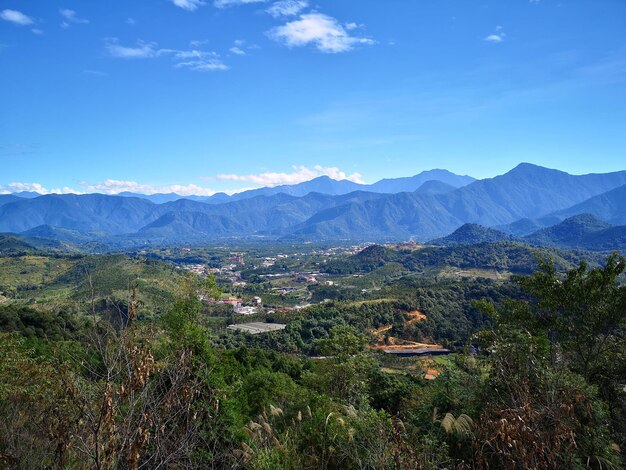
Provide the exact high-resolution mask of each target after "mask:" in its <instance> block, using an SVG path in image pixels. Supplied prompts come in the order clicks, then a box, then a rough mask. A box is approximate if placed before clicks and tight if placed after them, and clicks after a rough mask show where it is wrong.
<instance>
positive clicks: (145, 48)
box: [105, 39, 159, 59]
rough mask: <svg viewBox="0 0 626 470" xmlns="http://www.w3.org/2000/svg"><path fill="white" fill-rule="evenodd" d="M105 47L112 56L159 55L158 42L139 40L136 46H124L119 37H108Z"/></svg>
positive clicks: (148, 56) (140, 57)
mask: <svg viewBox="0 0 626 470" xmlns="http://www.w3.org/2000/svg"><path fill="white" fill-rule="evenodd" d="M105 48H106V50H107V52H108V53H109V55H110V56H111V57H116V58H118V59H147V58H151V57H157V56H158V55H159V52H158V50H157V49H156V43H153V42H144V41H137V45H136V46H134V47H133V46H130V47H129V46H122V45H120V44H119V43H118V42H117V39H108V40H107V41H106V45H105Z"/></svg>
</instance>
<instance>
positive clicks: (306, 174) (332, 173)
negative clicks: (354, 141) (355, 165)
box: [204, 165, 363, 187]
mask: <svg viewBox="0 0 626 470" xmlns="http://www.w3.org/2000/svg"><path fill="white" fill-rule="evenodd" d="M292 168H293V171H292V172H291V173H275V172H266V173H260V174H256V175H254V174H253V175H237V174H221V175H217V176H215V177H205V178H204V179H205V180H208V181H211V180H214V179H217V180H220V181H236V182H246V183H252V184H255V185H257V186H270V187H272V186H279V185H283V184H298V183H303V182H305V181H310V180H312V179H314V178H317V177H320V176H328V177H330V178H332V179H335V180H349V181H353V182H355V183H361V184H362V183H363V180H362V175H361V174H359V173H352V174H350V175H349V174H347V173H345V172H343V171H341V170H340V169H339V168H337V167H324V166H321V165H315V166H314V167H313V168H309V167H306V166H303V165H300V166H293V167H292Z"/></svg>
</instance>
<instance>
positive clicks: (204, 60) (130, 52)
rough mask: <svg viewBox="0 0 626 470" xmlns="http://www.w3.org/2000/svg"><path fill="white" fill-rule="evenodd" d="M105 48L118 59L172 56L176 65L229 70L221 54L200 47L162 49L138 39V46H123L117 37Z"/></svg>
mask: <svg viewBox="0 0 626 470" xmlns="http://www.w3.org/2000/svg"><path fill="white" fill-rule="evenodd" d="M105 49H106V51H107V52H108V54H109V55H110V56H111V57H115V58H118V59H151V58H155V57H163V56H170V57H171V58H172V59H173V60H174V67H176V68H186V69H189V70H197V71H211V70H228V66H227V65H226V64H224V63H223V62H222V60H221V59H220V56H219V54H217V53H216V52H212V51H203V50H199V49H189V50H179V49H160V48H158V47H157V44H156V43H154V42H149V43H148V42H144V41H138V42H137V45H136V46H130V47H129V46H122V45H120V44H119V43H118V41H117V39H115V38H113V39H107V40H106V44H105Z"/></svg>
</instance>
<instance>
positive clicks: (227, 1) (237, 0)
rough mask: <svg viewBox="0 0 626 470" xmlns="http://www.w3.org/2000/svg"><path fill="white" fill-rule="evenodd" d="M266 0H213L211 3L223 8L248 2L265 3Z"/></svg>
mask: <svg viewBox="0 0 626 470" xmlns="http://www.w3.org/2000/svg"><path fill="white" fill-rule="evenodd" d="M266 1H267V0H215V1H214V2H213V4H214V5H215V6H216V7H217V8H225V7H230V6H236V5H247V4H249V3H265V2H266Z"/></svg>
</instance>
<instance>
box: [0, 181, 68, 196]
mask: <svg viewBox="0 0 626 470" xmlns="http://www.w3.org/2000/svg"><path fill="white" fill-rule="evenodd" d="M23 191H27V192H34V193H39V194H70V193H74V194H78V193H79V191H75V190H73V189H72V188H67V187H64V188H52V189H48V188H46V187H44V186H43V185H41V184H39V183H18V182H15V183H9V184H5V185H1V184H0V194H11V193H21V192H23Z"/></svg>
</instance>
